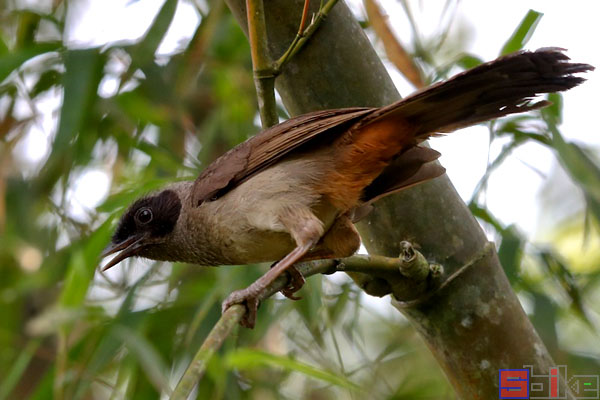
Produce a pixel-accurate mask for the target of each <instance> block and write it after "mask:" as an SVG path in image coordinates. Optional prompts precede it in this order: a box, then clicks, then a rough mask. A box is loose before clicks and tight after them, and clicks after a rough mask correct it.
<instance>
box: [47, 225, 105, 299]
mask: <svg viewBox="0 0 600 400" xmlns="http://www.w3.org/2000/svg"><path fill="white" fill-rule="evenodd" d="M110 232H111V220H110V219H108V220H107V221H105V222H104V223H103V224H102V225H101V226H100V227H99V228H98V229H97V230H96V231H94V233H93V234H92V235H91V236H90V238H89V239H88V240H87V241H86V242H85V245H84V246H82V247H80V248H74V249H73V253H72V256H71V259H70V261H69V267H68V270H67V277H66V278H65V285H64V288H63V290H62V293H61V296H60V302H59V304H60V305H61V306H63V307H78V306H80V305H81V304H82V303H83V301H84V300H85V296H86V294H87V291H88V288H89V286H90V283H91V282H92V278H93V277H94V273H95V271H96V267H97V261H98V254H100V252H101V251H102V248H103V247H104V246H105V245H106V242H107V241H108V237H109V236H110Z"/></svg>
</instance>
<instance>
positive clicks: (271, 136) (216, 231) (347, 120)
mask: <svg viewBox="0 0 600 400" xmlns="http://www.w3.org/2000/svg"><path fill="white" fill-rule="evenodd" d="M568 60H569V58H568V57H567V56H566V55H565V54H563V52H562V50H561V49H557V48H545V49H540V50H538V51H535V52H519V53H515V54H511V55H508V56H505V57H501V58H498V59H496V60H494V61H491V62H488V63H486V64H482V65H480V66H478V67H476V68H473V69H471V70H468V71H466V72H463V73H461V74H459V75H456V76H454V77H453V78H451V79H449V80H447V81H445V82H441V83H437V84H435V85H432V86H430V87H428V88H426V89H424V90H421V91H419V92H417V93H415V94H413V95H411V96H409V97H406V98H404V99H402V100H400V101H397V102H395V103H393V104H391V105H388V106H386V107H381V108H343V109H334V110H327V111H317V112H313V113H309V114H304V115H301V116H298V117H295V118H292V119H290V120H288V121H286V122H283V123H281V124H279V125H276V126H274V127H272V128H269V129H267V130H265V131H263V132H261V133H259V134H258V135H256V136H254V137H252V138H250V139H248V140H247V141H246V142H244V143H242V144H240V145H239V146H237V147H235V148H233V149H232V150H230V151H229V152H227V153H225V154H224V155H222V156H221V157H220V158H218V159H217V160H216V161H214V162H213V163H212V164H210V165H209V166H208V167H207V168H206V169H205V170H204V171H203V172H202V173H201V174H200V176H199V177H198V178H197V179H196V180H195V181H187V182H178V183H174V184H171V185H168V186H167V187H166V188H164V189H163V190H161V191H158V192H156V193H154V194H151V195H149V196H147V197H143V198H141V199H139V200H137V201H135V202H134V203H133V204H132V205H131V206H130V207H129V209H128V210H127V211H126V212H125V214H124V215H123V216H122V217H121V220H120V222H119V225H118V227H117V230H116V232H115V233H114V235H113V237H112V242H111V244H110V245H109V247H108V248H107V249H106V251H105V252H104V254H103V255H104V256H107V255H109V254H113V253H115V252H118V251H121V253H120V254H119V255H118V256H116V257H115V258H114V259H113V260H111V261H110V262H109V263H108V264H107V265H106V266H105V267H104V269H108V268H110V267H112V266H114V265H115V264H117V263H119V262H120V261H122V260H124V259H125V258H127V257H131V256H139V257H146V258H150V259H153V260H163V261H181V262H188V263H194V264H200V265H221V264H250V263H257V262H264V261H277V260H279V261H278V262H277V263H276V264H275V265H274V266H273V267H272V268H271V269H270V270H269V271H267V272H266V273H265V274H264V275H263V276H262V277H261V278H259V279H258V280H257V281H256V282H254V283H253V284H252V285H250V286H249V287H248V288H246V289H243V290H238V291H235V292H233V293H232V294H231V295H230V296H229V297H228V299H227V300H226V301H225V302H224V303H223V309H224V310H225V309H226V308H228V307H229V306H231V305H232V304H236V303H243V304H245V305H246V307H247V308H248V311H247V314H246V315H245V317H244V319H243V320H242V324H243V325H245V326H247V327H253V326H254V321H255V315H256V308H257V306H258V295H259V293H260V292H261V291H262V290H263V289H264V288H265V287H266V286H267V285H268V284H270V283H271V282H272V281H273V280H274V279H275V278H276V277H277V276H279V275H280V274H281V273H283V272H284V271H286V270H289V271H290V272H294V269H293V264H294V263H296V262H298V261H303V260H308V259H324V258H341V257H347V256H350V255H352V254H353V253H354V252H355V251H356V250H357V249H358V247H359V245H360V237H359V235H358V233H357V231H356V229H355V228H354V225H353V221H355V220H356V219H357V218H359V217H360V216H364V215H365V214H366V212H368V209H369V207H370V204H371V203H372V202H374V201H375V200H377V199H378V198H381V197H382V196H387V195H389V194H391V193H395V192H397V191H399V190H403V189H406V188H408V187H410V186H413V185H415V184H418V183H421V182H424V181H427V180H429V179H433V178H435V177H437V176H439V175H441V174H443V173H444V169H443V168H442V167H441V166H439V164H437V163H432V161H434V160H436V159H437V158H438V157H439V153H437V152H436V151H435V150H431V149H429V148H427V147H421V146H419V143H421V142H423V141H424V140H426V139H427V138H428V137H430V136H432V135H435V134H437V133H447V132H451V131H454V130H456V129H460V128H463V127H467V126H470V125H473V124H477V123H480V122H483V121H487V120H490V119H493V118H498V117H502V116H504V115H507V114H512V113H518V112H524V111H529V110H534V109H537V108H541V107H544V106H547V105H548V104H549V103H548V102H547V101H544V100H541V101H537V102H533V99H534V98H535V96H536V95H538V94H542V93H551V92H558V91H563V90H567V89H571V88H572V87H574V86H577V85H579V84H580V83H582V82H583V81H584V79H583V78H581V77H576V76H573V74H575V73H581V72H586V71H590V70H593V67H592V66H590V65H587V64H577V63H570V62H569V61H568ZM290 275H291V277H292V282H291V283H290V285H291V287H289V288H288V290H287V291H285V292H284V293H285V294H286V295H287V296H289V297H291V296H292V294H293V292H294V291H296V290H298V289H299V288H300V287H301V286H302V284H303V282H304V281H303V279H302V277H301V275H299V274H298V273H291V274H290Z"/></svg>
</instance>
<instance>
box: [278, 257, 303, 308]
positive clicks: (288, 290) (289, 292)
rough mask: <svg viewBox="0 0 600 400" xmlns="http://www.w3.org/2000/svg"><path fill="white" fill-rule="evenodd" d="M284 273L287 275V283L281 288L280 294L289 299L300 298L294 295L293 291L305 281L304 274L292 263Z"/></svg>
mask: <svg viewBox="0 0 600 400" xmlns="http://www.w3.org/2000/svg"><path fill="white" fill-rule="evenodd" d="M286 273H287V274H288V276H289V283H288V284H287V286H286V287H285V288H283V289H281V294H283V295H284V296H285V297H287V298H288V299H290V300H300V299H301V298H302V297H299V296H294V293H296V292H297V291H298V290H300V289H302V286H304V283H305V282H306V281H305V280H304V276H302V274H301V273H300V271H298V270H297V269H296V267H295V266H293V265H292V266H291V267H290V268H288V269H287V271H286Z"/></svg>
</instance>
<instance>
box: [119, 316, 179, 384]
mask: <svg viewBox="0 0 600 400" xmlns="http://www.w3.org/2000/svg"><path fill="white" fill-rule="evenodd" d="M111 333H112V334H113V335H114V336H115V337H117V338H118V339H120V340H121V341H122V342H123V343H125V346H126V347H127V349H128V350H129V351H130V352H131V354H132V355H133V356H134V357H135V358H136V359H137V360H138V363H139V365H140V366H141V367H142V369H143V370H144V371H145V372H146V374H147V376H148V378H149V380H150V382H152V383H153V385H154V386H155V388H156V389H157V390H158V391H167V392H168V391H170V388H169V381H168V378H167V371H168V368H167V365H166V364H165V362H164V361H163V359H162V357H161V356H160V353H159V352H158V351H156V349H155V348H154V346H152V344H151V343H150V342H149V341H148V340H147V339H146V338H145V337H143V336H142V335H140V333H139V332H138V331H137V330H134V329H130V328H128V327H126V326H124V325H118V326H115V327H113V329H112V332H111Z"/></svg>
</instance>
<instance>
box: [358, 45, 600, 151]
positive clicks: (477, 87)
mask: <svg viewBox="0 0 600 400" xmlns="http://www.w3.org/2000/svg"><path fill="white" fill-rule="evenodd" d="M568 61H569V57H567V56H566V55H565V54H564V53H563V49H559V48H543V49H539V50H537V51H534V52H518V53H513V54H509V55H507V56H504V57H500V58H498V59H496V60H494V61H491V62H488V63H485V64H481V65H480V66H478V67H475V68H473V69H470V70H468V71H465V72H463V73H460V74H458V75H456V76H454V77H453V78H451V79H449V80H447V81H444V82H440V83H437V84H435V85H432V86H430V87H428V88H426V89H424V90H422V91H420V92H417V93H415V94H413V95H411V96H409V97H406V98H404V99H402V100H400V101H398V102H396V103H394V104H391V105H389V106H387V107H383V108H381V109H380V110H378V111H377V112H375V113H373V114H371V115H369V116H368V117H367V118H365V119H363V120H362V121H361V122H360V123H359V125H357V126H356V127H355V129H360V127H361V126H365V125H367V124H370V123H373V122H375V121H378V120H379V119H381V118H384V119H398V120H402V121H403V122H404V121H408V122H410V123H412V124H414V125H415V126H417V130H416V131H415V132H414V134H415V136H416V137H422V136H427V135H430V134H433V133H436V132H441V133H447V132H452V131H453V130H456V129H459V128H464V127H467V126H471V125H474V124H477V123H480V122H484V121H487V120H490V119H494V118H499V117H502V116H505V115H508V114H513V113H519V112H524V111H529V110H533V109H537V108H541V107H544V106H547V105H548V104H549V103H548V102H546V101H543V100H542V101H538V102H533V101H532V100H533V99H534V98H535V97H536V96H537V95H539V94H543V93H553V92H560V91H565V90H568V89H571V88H573V87H575V86H577V85H579V84H581V83H582V82H584V81H585V79H584V78H581V77H578V76H573V74H576V73H581V72H586V71H591V70H593V69H594V68H593V67H592V66H591V65H588V64H579V63H569V62H568ZM421 140H422V139H421Z"/></svg>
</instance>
